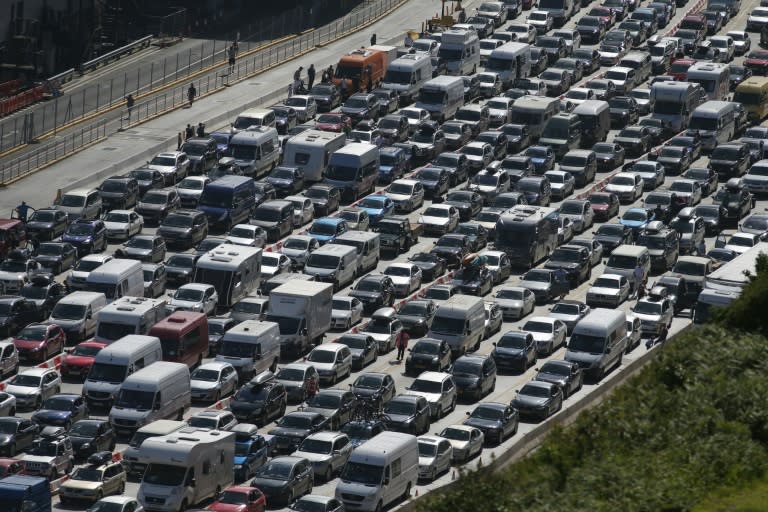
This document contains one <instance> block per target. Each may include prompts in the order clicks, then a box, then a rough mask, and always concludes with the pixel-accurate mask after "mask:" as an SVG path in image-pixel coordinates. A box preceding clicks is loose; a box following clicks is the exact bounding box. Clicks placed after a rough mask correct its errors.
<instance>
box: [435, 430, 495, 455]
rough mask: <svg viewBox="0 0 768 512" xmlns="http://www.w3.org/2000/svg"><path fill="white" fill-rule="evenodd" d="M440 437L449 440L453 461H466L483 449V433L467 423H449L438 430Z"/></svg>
mask: <svg viewBox="0 0 768 512" xmlns="http://www.w3.org/2000/svg"><path fill="white" fill-rule="evenodd" d="M440 437H444V438H445V439H447V440H448V441H450V443H451V446H453V461H454V462H467V461H468V460H470V459H471V458H472V457H474V456H475V455H480V452H482V451H483V443H484V442H485V435H484V434H483V431H482V430H480V429H479V428H477V427H470V426H469V425H450V426H448V427H445V428H444V429H443V431H442V432H440Z"/></svg>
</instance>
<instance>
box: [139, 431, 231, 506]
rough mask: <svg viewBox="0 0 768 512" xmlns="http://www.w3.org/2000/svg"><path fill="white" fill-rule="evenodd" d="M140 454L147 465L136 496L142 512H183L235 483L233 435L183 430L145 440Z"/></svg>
mask: <svg viewBox="0 0 768 512" xmlns="http://www.w3.org/2000/svg"><path fill="white" fill-rule="evenodd" d="M139 453H140V457H141V459H142V460H143V461H144V462H146V463H147V470H146V471H145V472H144V476H143V477H142V479H141V485H140V486H139V493H138V496H137V498H138V500H139V503H141V505H142V506H143V507H144V509H145V510H161V511H163V512H177V511H184V510H187V509H188V508H190V507H192V506H194V505H197V504H199V503H201V502H202V501H204V500H207V499H209V498H215V497H217V495H218V494H219V493H220V492H221V491H222V490H223V489H226V488H227V487H229V486H231V485H232V484H233V483H234V479H235V468H234V464H235V433H234V432H225V431H222V430H208V429H182V430H180V431H178V432H175V433H173V434H169V435H167V436H160V437H152V438H150V439H147V440H146V441H144V443H143V444H142V445H141V450H140V452H139Z"/></svg>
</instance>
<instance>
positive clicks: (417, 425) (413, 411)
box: [384, 395, 430, 436]
mask: <svg viewBox="0 0 768 512" xmlns="http://www.w3.org/2000/svg"><path fill="white" fill-rule="evenodd" d="M384 415H385V416H384V424H385V425H386V426H387V430H394V431H396V432H404V433H406V434H411V435H415V436H416V435H420V434H424V433H426V432H427V431H428V430H429V424H430V414H429V403H428V402H427V399H426V398H424V397H423V396H418V395H398V396H396V397H395V398H393V399H392V400H390V401H389V402H387V404H386V405H385V406H384Z"/></svg>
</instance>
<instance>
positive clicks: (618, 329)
mask: <svg viewBox="0 0 768 512" xmlns="http://www.w3.org/2000/svg"><path fill="white" fill-rule="evenodd" d="M627 343H628V340H627V315H626V314H625V313H624V312H623V311H616V310H612V309H601V308H597V309H594V310H592V312H591V313H589V314H588V315H587V316H585V317H584V318H582V319H581V320H579V321H578V323H577V324H576V325H575V326H574V328H573V332H572V333H571V338H570V340H569V341H568V345H567V347H568V349H567V351H566V353H565V360H566V361H571V362H574V363H576V364H578V365H579V367H581V369H582V370H583V371H584V372H585V373H586V374H588V375H590V376H591V377H593V378H594V379H595V380H598V381H599V380H600V379H602V378H603V376H604V375H605V374H606V373H607V372H608V371H609V370H610V369H612V368H614V367H616V366H619V365H620V364H621V360H622V357H623V355H624V352H625V351H626V350H627Z"/></svg>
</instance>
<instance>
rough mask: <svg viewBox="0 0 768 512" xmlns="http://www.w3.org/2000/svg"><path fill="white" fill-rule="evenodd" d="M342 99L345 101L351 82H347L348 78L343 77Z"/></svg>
mask: <svg viewBox="0 0 768 512" xmlns="http://www.w3.org/2000/svg"><path fill="white" fill-rule="evenodd" d="M340 85H341V100H342V101H345V100H346V99H347V92H348V89H349V84H348V83H347V79H346V78H342V79H341V84H340Z"/></svg>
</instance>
